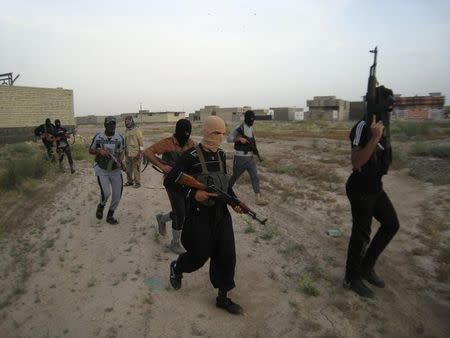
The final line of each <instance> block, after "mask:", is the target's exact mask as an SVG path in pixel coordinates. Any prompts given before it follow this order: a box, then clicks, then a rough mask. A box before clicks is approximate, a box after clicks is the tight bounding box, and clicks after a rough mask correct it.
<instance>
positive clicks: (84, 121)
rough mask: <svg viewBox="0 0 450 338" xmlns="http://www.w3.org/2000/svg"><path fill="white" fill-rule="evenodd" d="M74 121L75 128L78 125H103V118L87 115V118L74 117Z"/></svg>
mask: <svg viewBox="0 0 450 338" xmlns="http://www.w3.org/2000/svg"><path fill="white" fill-rule="evenodd" d="M75 121H76V124H77V126H79V125H87V124H92V125H97V124H103V122H104V121H105V116H100V115H87V116H77V117H75Z"/></svg>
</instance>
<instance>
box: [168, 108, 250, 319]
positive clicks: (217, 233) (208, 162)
mask: <svg viewBox="0 0 450 338" xmlns="http://www.w3.org/2000/svg"><path fill="white" fill-rule="evenodd" d="M224 135H225V123H224V121H223V120H222V119H221V118H220V117H218V116H208V117H207V118H206V120H205V122H204V124H203V139H202V141H201V143H200V144H199V145H197V146H195V147H194V148H191V149H189V150H188V151H186V152H184V153H183V155H182V156H181V158H180V159H179V160H178V161H177V162H176V164H175V166H174V167H173V169H172V170H171V171H170V172H169V174H168V175H167V177H166V179H165V181H164V183H165V186H166V187H168V188H169V189H170V190H172V189H177V190H179V191H180V192H181V193H183V194H184V196H185V197H186V198H187V199H188V200H189V208H188V210H187V212H186V221H185V224H184V228H183V233H182V236H181V241H182V243H183V246H184V247H185V249H186V250H187V251H186V252H185V253H183V254H181V255H180V256H178V259H177V260H176V261H173V262H172V263H171V264H170V283H171V285H172V287H173V288H174V289H179V288H181V280H182V278H183V273H191V272H194V271H196V270H198V269H200V268H201V267H202V266H203V265H204V264H205V263H206V261H207V260H208V259H210V265H209V276H210V280H211V283H212V285H213V286H214V288H216V289H218V296H217V298H216V306H217V307H218V308H222V309H224V310H226V311H228V312H230V313H232V314H242V312H243V310H242V307H241V306H240V305H238V304H236V303H234V302H233V301H231V299H230V298H228V297H227V293H228V291H230V290H231V289H233V288H234V286H235V284H234V271H235V265H236V251H235V243H234V233H233V224H232V220H231V215H230V213H229V211H228V206H227V204H226V203H225V201H224V200H222V199H220V198H218V196H217V194H215V193H210V192H207V191H203V190H195V189H187V188H184V187H183V186H181V185H179V184H177V183H176V180H177V178H178V177H179V175H180V174H181V173H182V172H184V173H187V174H189V175H192V176H194V177H195V178H196V179H197V180H198V181H200V182H202V183H204V184H207V185H210V184H211V183H213V184H214V185H215V186H217V187H220V189H222V190H224V191H228V193H229V194H231V195H233V196H235V195H234V192H233V190H232V189H231V188H230V186H229V184H228V175H227V167H226V161H225V160H226V159H225V152H224V151H223V150H222V149H220V148H219V146H220V145H221V143H222V142H223V140H224ZM234 210H235V211H236V212H239V213H240V212H242V210H241V209H240V207H239V206H237V207H235V208H234Z"/></svg>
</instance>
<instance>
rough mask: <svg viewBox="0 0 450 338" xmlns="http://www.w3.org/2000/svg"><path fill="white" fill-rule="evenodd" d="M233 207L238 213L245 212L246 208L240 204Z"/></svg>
mask: <svg viewBox="0 0 450 338" xmlns="http://www.w3.org/2000/svg"><path fill="white" fill-rule="evenodd" d="M232 208H233V210H234V211H235V212H237V213H238V214H242V213H244V210H242V208H241V207H240V206H239V205H235V206H234V207H232Z"/></svg>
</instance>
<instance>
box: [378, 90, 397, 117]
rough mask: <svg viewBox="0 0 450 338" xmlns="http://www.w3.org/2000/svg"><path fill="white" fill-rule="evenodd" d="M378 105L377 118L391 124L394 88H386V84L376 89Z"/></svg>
mask: <svg viewBox="0 0 450 338" xmlns="http://www.w3.org/2000/svg"><path fill="white" fill-rule="evenodd" d="M376 105H377V106H378V107H377V108H378V109H377V115H376V120H377V122H378V121H383V124H384V125H385V126H386V125H389V122H390V116H391V114H390V113H391V111H392V108H393V106H394V92H393V91H392V89H389V88H386V87H385V86H379V87H377V89H376Z"/></svg>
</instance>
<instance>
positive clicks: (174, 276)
mask: <svg viewBox="0 0 450 338" xmlns="http://www.w3.org/2000/svg"><path fill="white" fill-rule="evenodd" d="M176 265H177V261H173V262H172V263H170V277H169V279H170V284H171V285H172V287H173V288H174V289H175V290H179V289H181V279H182V278H183V274H182V273H178V272H176V271H175V266H176Z"/></svg>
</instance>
